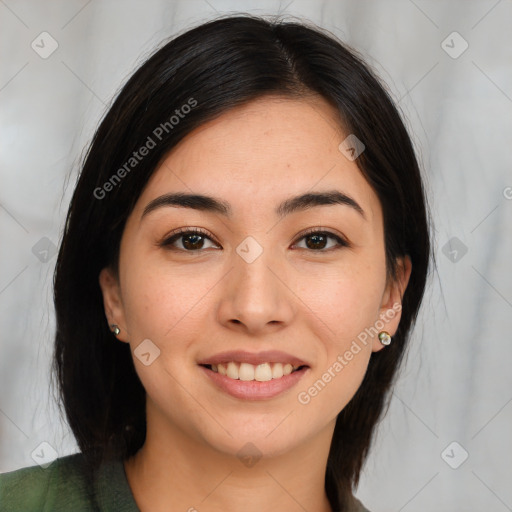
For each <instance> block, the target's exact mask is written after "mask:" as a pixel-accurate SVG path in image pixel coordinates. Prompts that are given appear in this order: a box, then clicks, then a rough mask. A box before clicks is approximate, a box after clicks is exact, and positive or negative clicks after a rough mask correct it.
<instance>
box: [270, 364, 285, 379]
mask: <svg viewBox="0 0 512 512" xmlns="http://www.w3.org/2000/svg"><path fill="white" fill-rule="evenodd" d="M282 376H283V365H282V364H281V363H276V364H275V365H274V367H273V368H272V378H273V379H280V378H281V377H282Z"/></svg>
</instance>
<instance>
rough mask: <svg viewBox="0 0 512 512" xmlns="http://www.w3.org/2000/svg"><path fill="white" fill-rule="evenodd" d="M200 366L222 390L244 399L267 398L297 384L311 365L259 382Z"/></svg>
mask: <svg viewBox="0 0 512 512" xmlns="http://www.w3.org/2000/svg"><path fill="white" fill-rule="evenodd" d="M199 368H201V370H203V372H205V374H206V375H207V376H208V377H209V378H210V379H211V380H212V381H213V383H214V384H215V385H216V386H217V387H218V388H220V389H221V390H222V391H225V392H226V393H228V394H229V395H231V396H234V397H235V398H242V399H244V400H265V399H267V398H273V397H275V396H277V395H279V394H280V393H283V392H284V391H286V390H288V389H290V388H291V387H293V386H295V384H297V382H299V380H300V379H301V378H302V377H303V376H304V374H305V373H306V372H307V371H308V370H309V367H305V368H302V369H300V370H297V371H295V372H292V373H290V374H289V375H283V376H282V377H281V378H280V379H272V380H268V381H266V382H259V381H257V380H249V381H244V380H238V379H231V378H230V377H226V376H225V375H221V374H220V373H218V372H214V371H213V370H210V369H209V368H206V367H204V366H199Z"/></svg>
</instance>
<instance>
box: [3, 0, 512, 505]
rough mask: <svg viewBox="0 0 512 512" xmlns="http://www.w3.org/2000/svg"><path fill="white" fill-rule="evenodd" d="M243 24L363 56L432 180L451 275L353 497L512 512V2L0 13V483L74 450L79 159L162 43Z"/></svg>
mask: <svg viewBox="0 0 512 512" xmlns="http://www.w3.org/2000/svg"><path fill="white" fill-rule="evenodd" d="M235 10H236V11H248V12H252V13H257V14H271V13H277V12H278V11H280V12H285V13H288V14H290V15H294V16H305V17H306V18H308V19H310V20H311V21H313V22H315V23H317V24H319V25H321V26H323V27H325V28H327V29H328V30H330V31H332V32H334V33H335V34H336V35H337V36H338V37H340V38H341V39H342V40H344V41H346V42H348V43H349V44H351V45H353V46H354V47H356V48H357V49H359V50H360V51H361V52H362V53H363V55H365V57H366V59H367V60H368V62H369V63H370V64H371V65H372V66H373V67H374V68H375V69H376V71H377V72H378V73H379V74H380V76H381V77H382V78H383V79H384V81H385V82H387V84H388V85H389V88H390V90H391V93H392V95H393V97H394V98H395V100H396V101H397V102H398V103H399V106H400V108H401V110H402V111H403V114H404V116H405V118H406V122H407V124H408V126H409V128H410V130H411V132H412V134H413V139H414V143H415V145H416V148H417V150H418V153H419V155H420V159H421V162H422V165H423V168H424V170H425V177H426V183H427V188H428V193H429V194H430V197H431V206H432V210H433V216H434V222H435V235H436V240H435V243H436V249H435V251H436V256H437V259H438V273H437V274H434V275H433V277H432V278H431V281H430V287H429V290H428V292H427V295H426V298H425V304H424V306H423V309H422V312H421V315H420V318H419V321H418V325H417V328H416V330H415V332H414V336H413V340H412V348H411V351H410V353H409V357H408V360H407V365H406V366H405V368H404V370H403V371H402V373H401V377H400V380H399V382H398V385H397V388H396V390H395V393H394V396H393V401H392V403H391V406H390V409H389V414H388V415H387V417H386V419H385V420H384V421H383V422H382V425H381V427H380V429H379V431H378V435H377V437H376V442H375V445H374V448H373V451H372V453H371V456H370V458H369V461H368V464H367V465H366V467H365V471H364V474H363V476H362V480H361V485H360V487H359V489H358V492H357V495H358V496H359V497H360V499H361V500H362V501H363V502H364V503H365V504H366V506H367V507H368V508H370V510H372V511H382V512H386V511H404V512H413V511H418V512H419V511H432V510H436V511H482V510H485V511H496V512H500V511H506V510H512V486H511V485H510V480H511V474H512V471H511V469H512V468H511V466H512V436H511V435H510V433H511V431H512V429H511V420H512V404H511V401H512V385H511V384H512V372H510V369H509V368H510V363H511V352H512V348H511V347H512V340H511V336H510V328H511V321H510V318H511V313H512V282H511V279H510V270H509V269H510V260H511V258H510V255H511V254H512V241H511V239H512V237H511V236H510V235H511V226H512V200H511V198H512V172H511V159H512V158H511V147H512V144H511V142H512V140H511V119H512V116H511V114H512V67H511V65H510V63H511V62H512V45H511V39H512V38H511V21H512V2H511V1H510V0H498V1H496V0H492V1H491V0H490V1H484V0H482V1H450V2H448V1H426V0H424V1H421V0H415V1H412V0H396V1H327V0H324V1H318V2H316V1H300V0H294V1H289V0H287V1H284V2H282V3H281V4H279V3H278V2H270V1H266V2H264V1H263V2H256V1H245V2H243V1H242V2H234V1H232V2H229V1H222V0H209V1H208V2H207V1H205V0H197V1H190V0H189V1H174V2H164V1H161V0H153V1H145V2H134V1H123V2H121V1H119V2H116V1H103V2H100V1H89V2H87V1H82V0H81V1H64V0H62V1H47V2H36V1H26V2H21V1H14V0H0V40H1V46H0V52H1V54H2V55H1V56H2V67H1V74H0V102H1V113H2V115H1V128H0V129H1V139H0V140H1V142H2V146H1V148H2V151H1V157H0V158H1V174H0V176H1V188H0V230H1V235H2V236H1V244H0V257H1V265H0V322H1V324H0V349H1V357H0V390H1V391H0V472H1V471H10V470H14V469H17V468H19V467H22V466H29V465H34V464H35V463H36V462H39V461H38V460H37V454H40V456H42V455H41V454H42V453H43V452H44V454H45V457H47V458H49V459H51V458H52V456H56V455H58V456H62V455H66V454H69V453H74V452H76V451H77V447H76V444H75V442H74V439H73V436H72V435H71V433H70V431H69V429H68V428H67V426H66V425H65V423H64V422H63V421H62V420H61V419H60V417H59V414H58V411H57V410H56V407H55V405H54V403H53V399H52V393H51V391H50V389H49V364H50V355H51V352H52V335H53V330H54V318H53V308H52V300H51V276H52V271H53V267H54V264H55V254H54V252H55V246H56V245H58V243H59V239H60V233H61V229H62V226H63V219H64V215H65V211H66V208H67V204H68V202H69V198H70V194H71V191H72V186H73V183H74V180H75V177H76V172H77V161H78V158H79V156H80V154H81V152H82V150H83V148H84V147H85V146H86V144H87V142H88V141H89V140H90V137H91V136H92V133H93V130H94V128H95V127H96V125H97V123H98V122H99V120H100V118H101V117H102V115H103V113H104V112H105V110H106V108H107V106H108V104H109V102H110V101H111V99H112V97H113V96H114V94H115V93H116V91H117V90H118V88H119V87H120V86H121V84H122V83H124V81H125V80H126V78H127V77H128V76H129V75H130V73H131V72H132V71H133V70H134V69H135V67H136V66H137V65H138V64H139V63H140V62H141V61H142V59H143V57H144V56H145V55H147V54H148V53H149V52H150V51H152V49H153V48H154V46H155V45H156V44H158V43H160V42H161V41H162V40H163V39H164V38H167V37H169V36H171V35H173V34H174V33H176V32H178V31H182V30H185V29H187V28H189V27H191V26H193V25H195V24H196V23H198V22H201V21H206V20H207V19H209V18H211V17H213V16H216V15H217V14H219V13H228V12H230V11H235ZM45 31H46V32H48V33H49V34H51V37H52V38H53V39H54V40H55V41H56V43H57V44H58V48H57V49H56V51H55V52H54V53H52V54H51V55H50V56H46V55H44V52H48V51H49V50H50V49H51V44H52V42H51V40H50V39H49V36H46V35H43V36H40V34H41V33H42V32H45ZM454 31H456V32H457V33H458V34H459V35H457V34H452V33H453V32H454ZM41 39H43V42H41ZM33 41H34V46H35V49H33V48H32V47H31V43H32V42H33ZM443 41H444V43H443ZM465 42H467V44H468V45H469V46H468V48H467V49H466V50H465V51H464V52H463V53H461V54H460V55H459V53H460V52H461V51H462V50H463V49H464V47H465ZM53 44H55V43H53ZM36 45H39V46H36ZM36 49H37V51H35V50H36ZM41 54H43V56H45V57H47V58H42V56H41ZM454 237H456V238H454ZM465 251H467V252H465ZM454 441H455V442H457V443H458V444H457V445H451V446H450V444H451V443H452V442H454ZM41 443H48V444H49V445H50V446H51V448H50V447H49V446H48V445H46V444H44V445H41ZM447 447H448V449H446V448H447ZM445 449H446V450H445ZM466 452H467V453H468V454H469V456H468V458H467V460H465V461H464V462H463V463H462V464H461V462H462V461H463V459H464V456H465V453H466ZM459 464H460V466H459V467H458V468H457V469H454V468H453V467H456V466H458V465H459ZM451 466H453V467H451Z"/></svg>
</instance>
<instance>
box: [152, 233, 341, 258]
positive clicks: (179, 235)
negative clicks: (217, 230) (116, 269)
mask: <svg viewBox="0 0 512 512" xmlns="http://www.w3.org/2000/svg"><path fill="white" fill-rule="evenodd" d="M184 235H200V236H203V237H205V238H208V240H210V241H211V242H213V243H215V244H217V242H215V240H213V239H212V237H211V236H210V235H209V233H207V232H206V231H204V230H202V229H200V228H180V229H179V230H177V231H175V232H173V233H171V234H170V235H169V236H168V237H166V238H165V239H164V240H162V242H160V243H159V244H158V245H159V246H160V247H163V248H165V249H167V250H175V251H181V252H188V253H195V252H201V251H203V250H204V249H196V250H187V249H179V248H176V247H172V244H173V243H174V242H175V241H176V240H178V239H179V238H182V237H183V236H184ZM312 235H326V236H327V238H332V239H334V240H336V242H337V243H338V246H337V247H330V248H329V249H319V250H315V249H308V248H306V250H308V251H310V252H319V253H322V252H330V251H332V250H338V249H341V248H343V247H350V244H349V243H348V242H347V241H346V240H344V239H343V238H341V237H340V236H338V235H336V234H334V233H332V232H330V231H325V230H322V229H318V228H311V229H308V230H307V231H306V232H304V233H302V234H301V235H300V237H299V238H298V239H297V242H299V241H301V240H302V239H303V238H307V237H308V236H312ZM297 242H295V243H294V245H295V244H296V243H297ZM217 245H219V244H217ZM301 249H303V248H302V247H301Z"/></svg>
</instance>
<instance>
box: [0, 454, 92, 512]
mask: <svg viewBox="0 0 512 512" xmlns="http://www.w3.org/2000/svg"><path fill="white" fill-rule="evenodd" d="M0 504H1V505H0V510H1V512H11V511H18V510H23V511H24V512H31V511H41V512H43V511H50V510H52V511H60V510H63V511H64V510H71V509H74V510H87V508H86V507H87V505H89V504H90V505H92V502H91V498H90V493H89V492H88V485H87V481H86V477H85V472H84V463H83V456H82V454H81V453H76V454H73V455H67V456H65V457H60V458H58V459H56V460H54V461H53V462H52V463H51V464H50V465H49V466H47V467H46V468H43V467H41V466H30V467H25V468H21V469H18V470H15V471H11V472H9V473H3V474H0ZM84 507H85V508H84Z"/></svg>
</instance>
